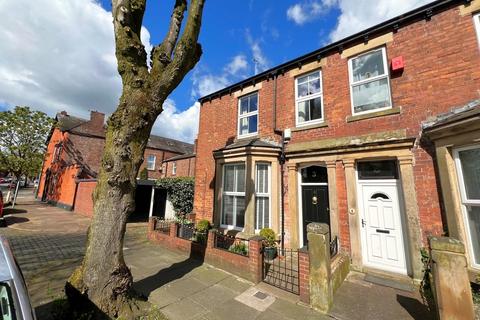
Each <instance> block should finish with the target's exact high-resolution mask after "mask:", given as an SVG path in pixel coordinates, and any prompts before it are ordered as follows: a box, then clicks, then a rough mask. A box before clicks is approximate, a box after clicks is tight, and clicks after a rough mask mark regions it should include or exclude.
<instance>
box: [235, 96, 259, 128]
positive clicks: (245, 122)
mask: <svg viewBox="0 0 480 320" xmlns="http://www.w3.org/2000/svg"><path fill="white" fill-rule="evenodd" d="M257 132H258V93H257V92H255V93H252V94H249V95H247V96H244V97H241V98H239V99H238V136H239V137H244V136H250V135H255V134H257Z"/></svg>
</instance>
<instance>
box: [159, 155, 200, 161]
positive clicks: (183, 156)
mask: <svg viewBox="0 0 480 320" xmlns="http://www.w3.org/2000/svg"><path fill="white" fill-rule="evenodd" d="M196 155H197V154H196V153H187V154H181V155H178V156H175V157H171V158H168V159H165V160H163V162H170V161H176V160H182V159H188V158H194V157H195V156H196Z"/></svg>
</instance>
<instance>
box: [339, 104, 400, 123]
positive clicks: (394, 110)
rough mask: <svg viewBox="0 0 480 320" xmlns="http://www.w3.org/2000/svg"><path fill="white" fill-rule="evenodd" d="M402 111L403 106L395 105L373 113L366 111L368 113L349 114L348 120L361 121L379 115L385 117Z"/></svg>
mask: <svg viewBox="0 0 480 320" xmlns="http://www.w3.org/2000/svg"><path fill="white" fill-rule="evenodd" d="M401 111H402V108H401V107H395V108H391V109H387V110H382V111H377V112H371V113H366V114H360V115H357V116H348V117H347V122H354V121H360V120H365V119H371V118H378V117H383V116H389V115H392V114H400V113H401Z"/></svg>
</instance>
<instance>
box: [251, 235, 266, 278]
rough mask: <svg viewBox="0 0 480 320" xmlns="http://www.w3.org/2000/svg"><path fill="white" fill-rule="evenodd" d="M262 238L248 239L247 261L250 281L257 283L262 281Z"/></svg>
mask: <svg viewBox="0 0 480 320" xmlns="http://www.w3.org/2000/svg"><path fill="white" fill-rule="evenodd" d="M263 239H264V238H263V237H260V236H253V237H251V238H250V239H248V240H249V241H248V260H249V262H248V263H249V267H250V274H251V275H252V281H253V282H254V283H259V282H261V281H262V280H263V279H262V278H263V274H262V273H263V272H262V271H263V270H262V269H263V255H262V252H261V250H262V240H263Z"/></svg>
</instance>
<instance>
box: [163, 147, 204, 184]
mask: <svg viewBox="0 0 480 320" xmlns="http://www.w3.org/2000/svg"><path fill="white" fill-rule="evenodd" d="M195 156H196V154H195V152H192V153H187V154H181V155H178V156H174V157H171V158H168V159H166V160H163V168H162V177H164V178H172V177H193V176H195Z"/></svg>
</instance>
